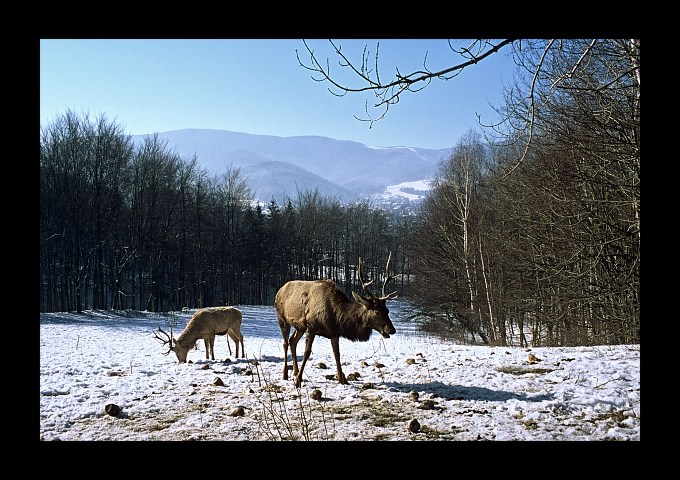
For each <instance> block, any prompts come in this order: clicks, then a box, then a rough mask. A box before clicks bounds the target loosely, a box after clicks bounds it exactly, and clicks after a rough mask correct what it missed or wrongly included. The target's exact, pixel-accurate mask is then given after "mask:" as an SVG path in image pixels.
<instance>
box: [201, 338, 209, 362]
mask: <svg viewBox="0 0 680 480" xmlns="http://www.w3.org/2000/svg"><path fill="white" fill-rule="evenodd" d="M203 343H204V344H205V359H206V360H208V359H210V353H209V352H210V337H205V338H204V339H203Z"/></svg>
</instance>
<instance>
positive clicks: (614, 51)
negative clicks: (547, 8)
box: [406, 40, 640, 346]
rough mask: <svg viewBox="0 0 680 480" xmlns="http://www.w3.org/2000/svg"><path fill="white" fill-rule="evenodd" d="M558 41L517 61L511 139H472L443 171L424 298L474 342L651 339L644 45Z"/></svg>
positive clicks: (436, 319) (422, 239)
mask: <svg viewBox="0 0 680 480" xmlns="http://www.w3.org/2000/svg"><path fill="white" fill-rule="evenodd" d="M544 44H545V42H538V41H536V42H532V41H523V42H522V51H521V52H519V51H518V52H517V53H516V56H515V60H516V62H517V63H518V64H520V65H522V68H523V69H524V71H525V72H528V73H529V77H528V78H527V83H526V84H521V83H519V82H518V85H516V86H515V87H514V88H513V89H512V90H510V91H509V92H508V93H507V96H506V104H505V114H506V119H507V122H506V125H510V128H509V129H508V130H506V131H505V132H504V134H505V135H504V136H502V137H497V138H496V141H494V142H488V141H482V139H481V138H480V136H479V135H476V134H474V133H470V134H469V135H467V136H466V137H464V138H463V139H461V140H460V142H459V143H458V145H457V147H456V148H455V149H454V152H453V154H452V155H451V157H450V158H449V160H448V161H447V162H445V163H444V164H442V165H441V167H440V172H439V176H438V180H437V182H436V188H435V189H434V190H433V191H432V194H431V195H430V196H429V197H428V198H427V200H426V202H425V204H424V206H423V211H422V215H421V216H420V218H419V222H418V226H417V227H416V228H415V229H414V231H413V232H412V235H411V237H410V241H409V242H408V249H407V252H406V253H407V255H408V256H410V257H411V259H412V265H413V271H412V273H413V274H414V275H416V278H417V281H416V282H415V283H414V284H413V287H412V289H411V295H412V298H413V299H414V301H415V302H416V303H418V304H419V305H421V306H422V312H421V314H424V315H427V316H428V318H429V319H430V322H429V323H428V327H429V328H431V329H433V330H435V331H439V332H445V333H446V334H447V335H455V336H457V337H458V338H460V339H461V340H469V339H471V338H474V339H476V340H478V341H479V340H481V341H483V342H484V343H489V344H497V345H505V344H507V343H508V342H509V341H510V339H511V338H519V339H520V343H521V344H522V345H549V346H557V345H561V346H564V345H593V344H628V343H639V342H640V77H639V60H640V59H639V41H637V42H636V41H630V40H622V41H617V40H609V41H604V40H601V41H586V40H572V41H564V42H560V44H559V48H556V47H555V46H552V47H551V48H550V49H548V48H544ZM525 334H527V335H525Z"/></svg>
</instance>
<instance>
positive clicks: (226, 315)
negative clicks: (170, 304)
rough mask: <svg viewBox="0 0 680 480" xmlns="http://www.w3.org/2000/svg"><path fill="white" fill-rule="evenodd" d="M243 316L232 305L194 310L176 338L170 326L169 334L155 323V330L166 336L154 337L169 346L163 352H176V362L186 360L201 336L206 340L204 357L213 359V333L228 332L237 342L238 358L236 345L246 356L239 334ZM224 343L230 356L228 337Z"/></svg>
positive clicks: (156, 334) (226, 333)
mask: <svg viewBox="0 0 680 480" xmlns="http://www.w3.org/2000/svg"><path fill="white" fill-rule="evenodd" d="M242 321H243V315H242V314H241V311H240V310H239V309H238V308H235V307H209V308H201V309H199V310H197V311H196V313H194V315H193V316H192V317H191V320H189V323H187V326H186V327H184V331H182V334H181V335H180V336H179V338H177V339H176V340H175V339H174V338H173V336H172V328H171V329H170V335H168V334H167V332H165V331H164V330H162V329H161V327H160V325H159V326H158V331H159V332H160V333H162V334H163V335H164V337H165V338H163V337H160V336H158V332H156V333H155V337H156V338H157V339H158V340H160V341H161V342H163V345H165V344H169V345H170V349H169V350H168V351H167V352H166V353H165V355H168V354H169V353H170V352H175V354H176V355H177V360H178V361H179V363H185V362H186V361H187V353H189V350H191V349H192V348H193V347H194V345H196V342H197V341H198V340H200V339H203V341H204V342H205V358H206V359H208V358H210V359H212V360H215V335H229V337H230V338H231V339H232V340H233V341H234V343H235V344H236V358H238V352H239V344H240V345H241V356H242V357H245V356H246V352H245V347H244V346H243V335H242V334H241V322H242ZM227 346H228V347H229V355H231V346H230V345H229V339H228V338H227Z"/></svg>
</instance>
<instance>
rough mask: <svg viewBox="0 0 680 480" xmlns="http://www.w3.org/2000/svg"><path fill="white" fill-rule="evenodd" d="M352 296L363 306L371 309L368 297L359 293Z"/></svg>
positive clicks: (353, 293)
mask: <svg viewBox="0 0 680 480" xmlns="http://www.w3.org/2000/svg"><path fill="white" fill-rule="evenodd" d="M352 296H353V297H354V300H356V301H357V302H359V303H360V304H362V305H363V306H364V307H366V308H370V305H371V304H370V302H369V301H368V299H367V298H366V297H363V296H361V295H359V294H358V293H357V292H352Z"/></svg>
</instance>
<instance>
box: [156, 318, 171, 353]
mask: <svg viewBox="0 0 680 480" xmlns="http://www.w3.org/2000/svg"><path fill="white" fill-rule="evenodd" d="M158 331H159V332H161V333H162V334H163V335H165V338H163V337H159V336H158V332H154V337H156V339H157V340H160V341H161V342H162V343H163V346H165V345H166V344H170V348H169V349H168V351H167V352H165V353H164V354H163V355H168V354H169V353H170V352H171V351H172V329H170V335H168V333H167V332H166V331H164V330H163V329H162V328H161V326H160V325H159V326H158Z"/></svg>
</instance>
